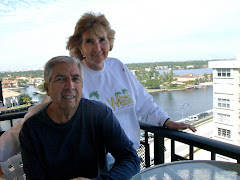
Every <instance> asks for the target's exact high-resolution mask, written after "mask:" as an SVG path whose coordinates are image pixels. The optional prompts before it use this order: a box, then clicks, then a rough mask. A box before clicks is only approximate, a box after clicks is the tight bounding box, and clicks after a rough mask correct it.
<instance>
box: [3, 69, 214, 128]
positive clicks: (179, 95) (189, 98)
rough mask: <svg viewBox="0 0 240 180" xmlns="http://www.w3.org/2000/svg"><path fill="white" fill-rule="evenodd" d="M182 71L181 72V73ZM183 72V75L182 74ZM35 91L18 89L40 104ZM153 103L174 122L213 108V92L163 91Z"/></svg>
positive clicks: (40, 96)
mask: <svg viewBox="0 0 240 180" xmlns="http://www.w3.org/2000/svg"><path fill="white" fill-rule="evenodd" d="M176 71H177V72H174V73H175V74H177V75H181V74H182V73H183V74H188V73H189V70H176ZM182 71H183V72H182ZM184 72H185V73H184ZM191 72H192V73H193V74H196V75H201V74H204V73H208V74H210V73H211V72H212V69H192V70H191ZM33 91H36V89H35V87H34V86H33V85H30V86H29V87H27V88H25V89H20V93H26V94H29V95H30V96H31V97H32V98H33V99H38V100H39V103H41V101H42V99H43V97H44V95H41V94H36V95H34V94H33V93H32V92H33ZM153 101H154V102H155V103H156V104H157V105H159V106H161V107H162V108H163V110H164V111H166V112H167V113H168V115H169V116H170V117H171V118H172V119H173V120H174V121H177V120H180V119H182V115H183V117H184V118H186V117H188V116H191V115H194V114H198V113H200V112H204V111H207V110H210V109H212V108H213V91H212V86H208V87H206V88H200V89H187V90H180V91H163V92H160V93H157V94H154V95H153ZM0 126H1V127H2V129H3V130H6V129H8V128H9V127H10V126H9V122H0Z"/></svg>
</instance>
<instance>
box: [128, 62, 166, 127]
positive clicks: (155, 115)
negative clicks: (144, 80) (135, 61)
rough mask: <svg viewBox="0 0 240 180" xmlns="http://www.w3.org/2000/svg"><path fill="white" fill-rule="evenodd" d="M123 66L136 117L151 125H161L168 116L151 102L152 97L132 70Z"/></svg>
mask: <svg viewBox="0 0 240 180" xmlns="http://www.w3.org/2000/svg"><path fill="white" fill-rule="evenodd" d="M125 68H126V73H127V75H128V77H129V81H130V83H131V86H132V89H133V92H134V96H135V99H136V113H137V117H138V118H139V119H140V120H141V121H144V122H147V123H150V124H151V125H154V126H159V125H160V126H163V124H164V122H165V121H166V120H167V119H168V118H169V116H168V114H167V113H166V112H165V111H164V110H163V109H162V108H161V107H160V106H157V104H156V103H154V102H153V97H152V96H151V95H150V94H149V93H148V92H147V91H146V89H145V88H144V87H143V86H142V84H141V83H140V82H139V81H138V80H137V78H136V77H135V76H134V75H133V74H132V72H131V71H130V70H129V69H128V68H127V67H126V66H125Z"/></svg>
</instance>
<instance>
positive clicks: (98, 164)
mask: <svg viewBox="0 0 240 180" xmlns="http://www.w3.org/2000/svg"><path fill="white" fill-rule="evenodd" d="M44 79H45V85H44V87H45V89H46V91H47V94H48V95H49V96H50V97H51V99H52V102H51V103H50V104H49V105H48V106H47V107H46V108H44V109H43V110H41V111H40V112H39V113H37V114H35V115H33V116H32V117H30V118H29V119H28V120H26V121H25V123H24V124H23V127H22V129H21V132H20V135H19V138H20V145H21V150H22V158H23V164H24V171H25V173H26V175H27V178H28V179H71V178H78V179H85V178H92V179H129V178H131V177H132V176H133V175H134V174H136V173H137V172H138V171H139V159H138V156H137V153H136V151H135V149H134V148H133V146H132V142H131V141H129V139H128V138H127V136H126V135H125V133H124V131H123V130H122V128H121V126H120V124H119V122H118V120H117V119H116V118H115V116H114V115H113V113H112V111H111V110H110V108H108V107H107V106H106V105H104V104H102V103H100V102H97V101H92V100H87V99H84V98H81V95H82V87H83V84H82V75H81V66H80V63H79V61H78V60H76V59H74V58H71V57H68V56H60V57H55V58H52V59H51V60H50V61H48V62H47V63H46V65H45V69H44ZM107 152H110V153H111V154H112V155H113V156H114V158H115V159H116V163H115V165H114V166H113V168H112V169H111V170H110V171H108V172H105V173H103V172H104V165H105V159H106V153H107ZM82 177H83V178H82Z"/></svg>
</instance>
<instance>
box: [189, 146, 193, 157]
mask: <svg viewBox="0 0 240 180" xmlns="http://www.w3.org/2000/svg"><path fill="white" fill-rule="evenodd" d="M189 159H191V160H193V146H192V145H190V146H189Z"/></svg>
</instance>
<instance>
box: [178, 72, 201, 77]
mask: <svg viewBox="0 0 240 180" xmlns="http://www.w3.org/2000/svg"><path fill="white" fill-rule="evenodd" d="M198 77H199V76H196V75H194V74H193V73H190V74H185V75H182V76H178V77H177V78H198Z"/></svg>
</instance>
